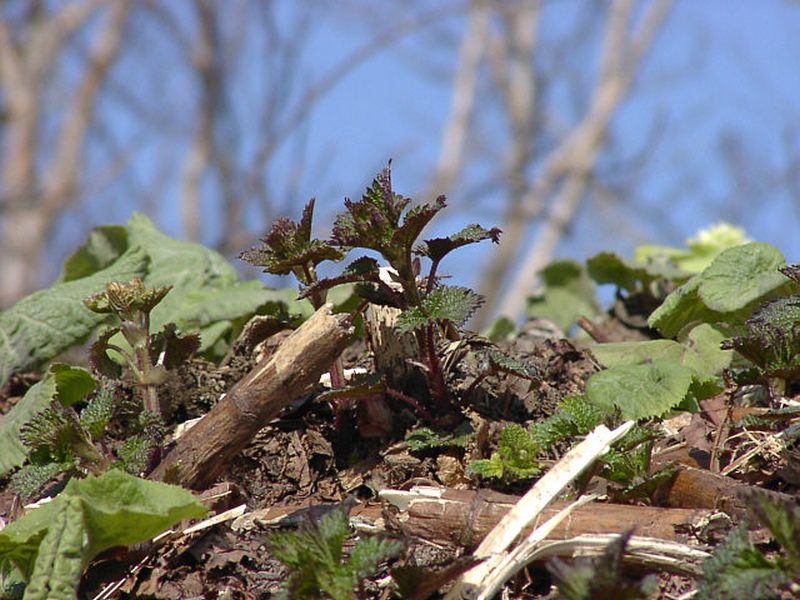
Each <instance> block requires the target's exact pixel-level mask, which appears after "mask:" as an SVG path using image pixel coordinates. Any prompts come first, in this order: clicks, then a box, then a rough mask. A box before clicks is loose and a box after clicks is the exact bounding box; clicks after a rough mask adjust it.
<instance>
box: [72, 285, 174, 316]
mask: <svg viewBox="0 0 800 600" xmlns="http://www.w3.org/2000/svg"><path fill="white" fill-rule="evenodd" d="M171 289H172V286H170V285H165V286H162V287H157V288H146V287H145V286H144V282H143V281H142V280H141V279H140V278H139V277H134V278H133V279H131V280H130V281H127V282H120V281H110V282H109V283H107V284H106V289H105V290H103V291H102V292H97V293H96V294H93V295H91V296H90V297H89V298H87V299H86V300H84V303H85V304H86V307H87V308H88V309H89V310H91V311H92V312H96V313H111V314H115V315H117V316H118V317H119V318H120V319H121V320H123V321H133V320H135V319H136V318H137V316H138V314H139V313H144V314H150V311H152V310H153V308H155V306H156V305H157V304H158V303H159V302H161V301H162V300H163V299H164V296H166V295H167V294H168V293H169V291H170V290H171Z"/></svg>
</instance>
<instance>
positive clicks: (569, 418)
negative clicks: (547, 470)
mask: <svg viewBox="0 0 800 600" xmlns="http://www.w3.org/2000/svg"><path fill="white" fill-rule="evenodd" d="M618 420H619V414H618V411H615V410H614V409H610V410H609V409H604V408H601V407H598V406H597V405H596V404H595V403H593V402H591V401H590V400H589V399H588V398H587V397H585V396H569V397H567V398H565V399H564V400H563V401H562V402H561V403H560V404H559V406H558V409H557V410H556V411H555V412H554V413H553V414H552V415H551V416H549V417H548V418H546V419H544V420H543V421H537V422H535V423H532V424H531V425H530V426H529V427H528V428H527V429H526V428H524V427H522V426H521V425H517V424H512V425H509V426H507V427H505V428H504V429H503V431H502V432H501V434H500V440H499V443H498V449H497V451H496V452H493V453H492V455H491V457H490V458H489V459H481V460H476V461H472V462H471V463H470V464H469V470H470V471H471V472H473V473H475V474H476V475H479V476H481V477H485V478H495V479H500V480H503V481H505V482H507V483H511V482H515V481H522V480H525V479H530V478H532V477H534V476H536V475H538V474H539V472H540V471H541V465H540V462H539V461H540V458H541V456H542V455H543V454H544V453H547V452H552V451H554V450H556V449H559V448H563V447H564V445H565V444H569V445H571V444H573V443H575V442H577V441H579V440H581V439H582V438H583V437H585V436H586V435H588V434H589V433H591V432H592V430H594V428H595V427H597V426H598V425H600V424H601V423H606V424H608V425H612V426H613V425H614V424H616V422H618ZM656 437H657V436H656V434H655V433H654V432H653V431H651V430H650V429H648V428H645V427H639V426H637V427H634V428H633V429H631V431H629V432H628V433H627V434H626V435H625V436H624V437H623V438H622V439H621V440H619V441H618V442H617V443H616V444H614V446H613V447H612V448H611V449H610V450H609V451H608V452H607V453H606V454H605V455H603V456H602V457H601V458H600V459H599V465H600V468H599V470H598V471H597V474H599V475H600V476H601V477H605V478H606V479H608V480H610V481H614V482H616V483H618V484H621V485H622V486H623V487H624V488H625V489H628V488H632V487H633V486H635V485H636V484H638V483H639V482H640V481H641V480H642V479H643V478H644V477H645V475H646V474H647V471H648V468H649V466H650V454H651V452H652V442H653V440H654V439H655V438H656Z"/></svg>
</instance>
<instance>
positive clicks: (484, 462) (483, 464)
mask: <svg viewBox="0 0 800 600" xmlns="http://www.w3.org/2000/svg"><path fill="white" fill-rule="evenodd" d="M540 450H541V448H540V447H539V446H538V445H537V444H536V442H535V441H534V440H533V438H532V436H531V435H530V433H529V432H528V431H527V430H526V429H525V428H524V427H522V426H521V425H517V424H516V423H512V424H511V425H508V426H506V427H505V428H504V429H503V431H502V432H500V441H499V443H498V447H497V452H493V453H492V456H491V458H489V459H481V460H475V461H472V462H471V463H470V464H469V470H470V471H471V472H473V473H475V474H476V475H480V476H481V477H485V478H491V477H494V478H498V479H504V480H506V481H519V480H525V479H530V478H531V477H534V476H535V475H538V474H539V473H540V472H541V467H540V465H539V462H538V460H537V457H538V454H539V452H540Z"/></svg>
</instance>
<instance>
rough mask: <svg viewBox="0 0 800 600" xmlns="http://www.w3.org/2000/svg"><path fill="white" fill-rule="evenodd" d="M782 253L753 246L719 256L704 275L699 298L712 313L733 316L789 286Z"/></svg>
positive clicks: (732, 250)
mask: <svg viewBox="0 0 800 600" xmlns="http://www.w3.org/2000/svg"><path fill="white" fill-rule="evenodd" d="M785 264H786V260H785V259H784V258H783V254H781V251H780V250H778V249H777V248H775V247H774V246H770V245H769V244H762V243H759V242H753V243H750V244H744V245H742V246H736V247H734V248H730V249H728V250H725V251H724V252H722V253H720V255H719V256H717V258H716V259H714V262H712V263H711V265H710V266H709V267H708V268H707V269H706V270H705V271H703V274H702V280H701V282H700V289H699V295H700V299H701V300H702V301H703V303H704V304H705V305H706V306H707V307H708V308H709V309H711V310H714V311H717V312H723V313H730V312H734V311H737V310H739V309H741V308H744V307H745V306H747V305H748V304H750V303H751V302H753V301H754V300H759V299H761V298H763V297H764V296H765V295H766V294H768V293H769V292H771V291H773V290H775V289H777V288H779V287H781V286H782V285H784V284H786V277H785V276H784V275H783V273H781V272H780V271H779V270H778V269H779V267H782V266H784V265H785Z"/></svg>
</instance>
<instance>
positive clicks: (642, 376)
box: [586, 360, 696, 419]
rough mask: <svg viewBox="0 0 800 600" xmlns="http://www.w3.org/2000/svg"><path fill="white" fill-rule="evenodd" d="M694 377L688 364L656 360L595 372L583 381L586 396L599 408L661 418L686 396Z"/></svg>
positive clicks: (624, 414) (632, 416)
mask: <svg viewBox="0 0 800 600" xmlns="http://www.w3.org/2000/svg"><path fill="white" fill-rule="evenodd" d="M695 378H696V375H695V372H694V370H693V369H690V368H689V367H684V366H682V365H680V364H678V363H676V362H674V361H672V360H656V361H653V362H651V363H643V364H638V365H625V366H619V367H615V368H613V369H608V370H606V371H600V372H599V373H595V374H594V375H592V377H591V378H590V379H589V381H588V382H587V383H586V395H587V396H588V398H589V400H591V401H592V402H594V403H595V404H597V405H598V406H600V407H602V408H606V409H609V410H613V408H614V407H617V408H619V409H620V411H621V412H622V417H623V418H625V419H644V418H648V417H660V416H661V415H663V414H664V413H665V412H667V411H668V410H669V409H671V408H674V407H676V406H677V405H678V404H680V403H681V402H682V401H683V400H684V399H685V398H686V396H687V394H688V393H689V387H690V386H691V385H692V381H693V379H695Z"/></svg>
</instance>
